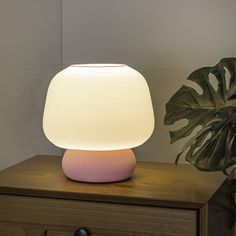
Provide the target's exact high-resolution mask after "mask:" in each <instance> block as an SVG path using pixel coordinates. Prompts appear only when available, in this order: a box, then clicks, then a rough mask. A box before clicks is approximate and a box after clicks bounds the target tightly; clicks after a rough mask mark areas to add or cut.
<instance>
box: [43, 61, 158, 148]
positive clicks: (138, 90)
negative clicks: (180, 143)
mask: <svg viewBox="0 0 236 236" xmlns="http://www.w3.org/2000/svg"><path fill="white" fill-rule="evenodd" d="M43 129H44V132H45V134H46V136H47V138H48V139H49V140H50V141H51V142H52V143H54V144H55V145H56V146H59V147H61V148H65V149H79V150H98V151H99V150H120V149H128V148H132V147H136V146H139V145H141V144H142V143H144V142H145V141H146V140H147V139H148V138H149V137H150V136H151V134H152V132H153V129H154V114H153V108H152V102H151V97H150V92H149V88H148V85H147V83H146V81H145V79H144V77H143V76H142V75H141V74H140V73H139V72H137V71H136V70H134V69H132V68H130V67H129V66H127V65H122V64H79V65H72V66H70V67H68V68H66V69H64V70H63V71H61V72H59V73H58V74H57V75H56V76H55V77H54V78H53V79H52V81H51V83H50V85H49V88H48V92H47V98H46V103H45V110H44V117H43Z"/></svg>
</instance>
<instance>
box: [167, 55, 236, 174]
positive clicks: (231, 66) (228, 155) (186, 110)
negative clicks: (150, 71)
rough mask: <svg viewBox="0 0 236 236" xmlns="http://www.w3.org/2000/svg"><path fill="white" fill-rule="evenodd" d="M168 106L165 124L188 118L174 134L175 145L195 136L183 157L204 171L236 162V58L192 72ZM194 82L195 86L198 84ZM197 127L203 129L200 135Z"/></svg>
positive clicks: (221, 169) (182, 152) (184, 151)
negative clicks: (192, 85) (183, 139)
mask: <svg viewBox="0 0 236 236" xmlns="http://www.w3.org/2000/svg"><path fill="white" fill-rule="evenodd" d="M187 80H190V81H191V82H194V83H196V84H197V85H198V87H199V86H200V88H201V92H199V91H197V90H196V89H195V88H194V87H189V86H186V85H183V86H182V87H181V88H180V89H179V90H178V91H177V92H176V93H175V94H174V95H173V96H172V97H171V98H170V100H169V101H168V103H167V104H166V115H165V119H164V123H165V125H173V124H175V123H176V122H177V121H180V120H183V119H186V120H187V124H186V125H185V126H184V127H181V128H179V129H178V130H175V131H170V138H171V143H174V142H176V141H177V140H179V139H182V138H186V137H188V136H190V135H191V137H190V138H189V139H188V141H187V142H186V144H185V145H184V146H183V147H182V149H181V150H180V151H179V153H178V155H177V158H176V164H177V163H178V160H179V158H180V157H182V156H183V157H185V160H186V161H188V162H190V163H191V164H192V165H194V166H195V167H196V168H197V169H199V170H203V171H223V172H224V173H225V174H227V168H228V167H230V166H232V165H234V164H235V163H236V58H224V59H222V60H221V61H220V62H219V63H218V64H216V65H215V66H213V67H204V68H200V69H198V70H196V71H194V72H192V73H191V74H190V75H189V77H188V78H187ZM194 83H193V84H194ZM196 127H200V128H201V129H200V130H198V131H197V132H195V133H194V132H193V131H194V130H196Z"/></svg>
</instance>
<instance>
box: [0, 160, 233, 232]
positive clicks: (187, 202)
mask: <svg viewBox="0 0 236 236" xmlns="http://www.w3.org/2000/svg"><path fill="white" fill-rule="evenodd" d="M233 176H234V173H233V172H231V175H230V176H229V177H228V178H227V177H226V176H224V175H223V174H222V173H205V172H200V171H198V170H196V169H194V168H193V167H192V166H190V165H178V166H175V165H174V164H164V163H150V162H149V163H148V162H140V163H138V164H137V169H136V170H135V173H134V175H133V177H132V178H131V179H129V180H127V181H124V182H118V183H109V184H89V183H79V182H73V181H70V180H68V179H67V178H66V177H65V176H64V175H63V172H62V170H61V158H60V157H55V156H36V157H33V158H31V159H29V160H27V161H24V162H22V163H20V164H17V165H15V166H12V167H10V168H8V169H5V170H3V171H0V236H87V235H91V236H108V235H109V236H154V235H155V236H197V235H200V236H233V228H232V227H231V226H230V219H231V215H230V207H231V190H230V189H231V188H230V178H232V177H233Z"/></svg>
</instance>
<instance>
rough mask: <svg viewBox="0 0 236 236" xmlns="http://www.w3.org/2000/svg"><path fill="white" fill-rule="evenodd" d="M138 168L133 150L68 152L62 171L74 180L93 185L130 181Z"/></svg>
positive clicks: (65, 155) (64, 158) (64, 157)
mask: <svg viewBox="0 0 236 236" xmlns="http://www.w3.org/2000/svg"><path fill="white" fill-rule="evenodd" d="M135 166H136V160H135V155H134V153H133V151H132V150H131V149H126V150H115V151H82V150H67V151H66V152H65V154H64V156H63V159H62V169H63V171H64V173H65V175H66V176H67V177H68V178H69V179H72V180H76V181H82V182H93V183H105V182H117V181H121V180H124V179H128V178H129V177H130V176H131V175H132V173H133V171H134V169H135Z"/></svg>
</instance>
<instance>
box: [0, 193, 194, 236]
mask: <svg viewBox="0 0 236 236" xmlns="http://www.w3.org/2000/svg"><path fill="white" fill-rule="evenodd" d="M0 209H1V214H0V222H3V221H5V222H8V223H9V222H12V224H14V222H18V223H22V224H28V225H46V228H47V231H48V234H49V235H63V236H64V235H71V236H73V232H74V231H75V230H76V229H78V228H81V227H82V228H83V227H84V228H87V229H89V231H90V232H91V235H93V236H111V235H112V236H116V235H117V236H118V235H119V236H127V235H130V236H143V235H145V236H196V224H197V223H196V222H197V213H196V211H194V210H185V209H172V208H164V207H150V206H137V205H124V204H117V203H115V204H114V203H97V202H88V201H78V200H65V199H47V198H37V197H24V196H13V195H11V196H10V195H0ZM57 226H58V228H57ZM62 226H64V227H65V228H64V229H60V227H62ZM66 228H67V230H66ZM57 233H58V234H57Z"/></svg>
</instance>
